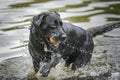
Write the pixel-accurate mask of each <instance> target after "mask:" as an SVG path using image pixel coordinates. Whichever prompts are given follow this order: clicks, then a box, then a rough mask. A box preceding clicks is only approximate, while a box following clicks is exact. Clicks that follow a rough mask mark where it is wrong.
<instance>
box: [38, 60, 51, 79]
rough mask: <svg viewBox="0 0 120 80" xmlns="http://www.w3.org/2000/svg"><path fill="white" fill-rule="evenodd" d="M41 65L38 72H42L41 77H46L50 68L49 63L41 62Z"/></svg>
mask: <svg viewBox="0 0 120 80" xmlns="http://www.w3.org/2000/svg"><path fill="white" fill-rule="evenodd" d="M41 64H42V66H41V67H40V70H39V71H40V73H41V74H42V76H43V77H47V76H48V74H49V72H50V69H51V65H50V64H49V63H43V62H41Z"/></svg>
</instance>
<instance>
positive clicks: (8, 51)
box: [0, 0, 120, 61]
mask: <svg viewBox="0 0 120 80" xmlns="http://www.w3.org/2000/svg"><path fill="white" fill-rule="evenodd" d="M46 11H57V12H59V13H60V15H61V18H62V19H63V21H68V22H70V23H73V24H74V25H77V26H79V27H82V28H84V29H88V28H91V27H96V26H100V25H103V24H106V23H110V22H114V21H119V20H120V0H0V61H2V60H5V59H9V58H14V57H18V56H26V55H28V50H27V43H28V39H29V26H30V23H31V20H32V18H33V16H35V15H37V14H40V13H42V12H46ZM119 32H120V29H119Z"/></svg>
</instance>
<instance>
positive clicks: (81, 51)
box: [28, 12, 120, 76]
mask: <svg viewBox="0 0 120 80" xmlns="http://www.w3.org/2000/svg"><path fill="white" fill-rule="evenodd" d="M53 23H54V24H55V25H53V27H52V24H53ZM119 23H120V22H117V23H111V24H107V25H104V26H101V27H97V28H93V29H92V30H90V31H86V30H84V29H82V28H80V27H78V26H75V25H72V24H70V23H66V22H62V20H61V18H60V15H59V14H58V13H56V12H45V13H42V14H40V15H38V16H35V17H34V18H33V21H32V24H31V27H30V38H29V45H28V46H29V52H30V54H31V56H32V59H33V66H34V69H35V72H36V73H37V72H38V71H40V73H42V75H43V76H47V75H48V73H49V71H50V69H51V68H52V67H55V66H56V65H57V64H58V63H59V61H60V58H63V59H64V60H65V66H69V65H70V64H72V68H71V69H72V70H76V69H77V68H79V67H81V66H85V65H86V64H87V63H88V62H89V61H90V59H91V57H92V54H91V53H92V52H93V49H94V43H93V37H95V36H96V35H99V34H102V33H104V32H107V31H110V30H112V29H113V28H117V26H116V25H118V24H119ZM54 26H55V27H54ZM51 36H53V37H54V38H55V40H58V41H60V44H59V45H58V47H55V46H53V45H51V44H50V43H49V41H48V40H47V37H51ZM63 36H65V37H63ZM63 38H64V40H65V41H64V40H63ZM45 45H46V46H47V48H48V50H47V51H45V50H44V46H45ZM58 55H59V56H58Z"/></svg>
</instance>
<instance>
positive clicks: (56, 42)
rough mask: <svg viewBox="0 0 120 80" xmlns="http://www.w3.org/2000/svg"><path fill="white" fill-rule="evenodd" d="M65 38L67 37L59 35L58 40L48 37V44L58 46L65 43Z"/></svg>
mask: <svg viewBox="0 0 120 80" xmlns="http://www.w3.org/2000/svg"><path fill="white" fill-rule="evenodd" d="M66 38H67V36H66V35H65V34H64V35H60V37H59V39H55V38H53V37H49V42H50V43H51V44H52V45H54V46H56V45H58V44H59V42H61V41H65V40H66Z"/></svg>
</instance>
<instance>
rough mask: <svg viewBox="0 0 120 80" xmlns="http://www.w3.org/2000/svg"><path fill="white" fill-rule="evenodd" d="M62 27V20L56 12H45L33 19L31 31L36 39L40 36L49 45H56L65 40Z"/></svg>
mask: <svg viewBox="0 0 120 80" xmlns="http://www.w3.org/2000/svg"><path fill="white" fill-rule="evenodd" d="M62 25H63V23H62V20H61V18H60V15H59V14H58V13H57V12H45V13H42V14H40V15H37V16H35V17H34V18H33V21H32V27H31V29H32V30H31V31H32V33H33V34H35V35H36V36H37V38H39V37H41V36H42V37H44V38H45V39H47V40H48V41H49V42H50V43H52V44H56V43H57V42H59V41H63V40H65V38H66V34H65V32H64V30H63V28H62Z"/></svg>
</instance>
